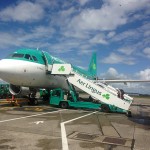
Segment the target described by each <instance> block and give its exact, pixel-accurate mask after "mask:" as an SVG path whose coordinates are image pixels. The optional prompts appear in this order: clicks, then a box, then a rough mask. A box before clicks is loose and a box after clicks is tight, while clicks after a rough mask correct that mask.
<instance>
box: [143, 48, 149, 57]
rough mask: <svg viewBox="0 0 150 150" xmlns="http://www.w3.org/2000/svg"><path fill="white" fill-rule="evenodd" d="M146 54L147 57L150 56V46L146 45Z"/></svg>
mask: <svg viewBox="0 0 150 150" xmlns="http://www.w3.org/2000/svg"><path fill="white" fill-rule="evenodd" d="M143 52H144V54H145V55H146V57H148V58H150V47H146V48H145V49H144V50H143Z"/></svg>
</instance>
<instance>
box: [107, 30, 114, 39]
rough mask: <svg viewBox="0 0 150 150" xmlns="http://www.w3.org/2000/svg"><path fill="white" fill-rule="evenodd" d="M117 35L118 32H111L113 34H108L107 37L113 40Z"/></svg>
mask: <svg viewBox="0 0 150 150" xmlns="http://www.w3.org/2000/svg"><path fill="white" fill-rule="evenodd" d="M115 34H116V32H114V31H111V32H109V33H108V34H107V37H108V38H112V37H114V36H115Z"/></svg>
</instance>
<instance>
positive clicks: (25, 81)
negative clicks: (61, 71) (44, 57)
mask: <svg viewBox="0 0 150 150" xmlns="http://www.w3.org/2000/svg"><path fill="white" fill-rule="evenodd" d="M0 78H2V79H3V80H5V81H6V82H8V83H11V84H13V85H19V86H25V87H39V88H58V87H59V88H63V89H68V85H67V83H66V78H65V77H63V76H57V75H51V74H46V68H45V65H43V64H38V63H34V62H29V61H23V60H14V59H3V60H1V61H0Z"/></svg>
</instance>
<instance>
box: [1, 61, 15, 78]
mask: <svg viewBox="0 0 150 150" xmlns="http://www.w3.org/2000/svg"><path fill="white" fill-rule="evenodd" d="M12 69H13V68H12V66H11V64H10V62H9V61H7V60H5V59H2V60H0V78H2V79H5V77H6V76H7V75H8V74H9V75H10V74H11V73H12Z"/></svg>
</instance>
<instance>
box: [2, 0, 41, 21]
mask: <svg viewBox="0 0 150 150" xmlns="http://www.w3.org/2000/svg"><path fill="white" fill-rule="evenodd" d="M43 16H44V9H43V7H42V6H41V5H39V4H36V3H32V2H29V1H22V2H21V3H19V4H17V5H16V6H9V7H7V8H5V9H3V10H1V11H0V19H2V20H4V21H19V22H32V21H37V20H40V19H42V18H43Z"/></svg>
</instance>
